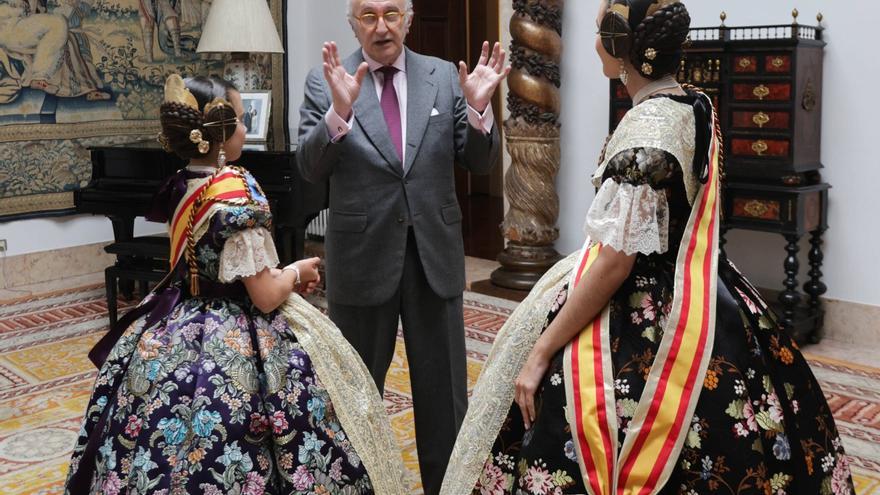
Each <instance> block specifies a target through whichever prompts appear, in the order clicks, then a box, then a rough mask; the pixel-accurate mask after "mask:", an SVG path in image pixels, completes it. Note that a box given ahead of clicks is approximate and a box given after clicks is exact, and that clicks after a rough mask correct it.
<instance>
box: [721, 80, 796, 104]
mask: <svg viewBox="0 0 880 495" xmlns="http://www.w3.org/2000/svg"><path fill="white" fill-rule="evenodd" d="M733 99H734V100H738V101H789V100H791V83H736V84H734V85H733Z"/></svg>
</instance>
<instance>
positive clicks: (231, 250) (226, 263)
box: [217, 227, 279, 283]
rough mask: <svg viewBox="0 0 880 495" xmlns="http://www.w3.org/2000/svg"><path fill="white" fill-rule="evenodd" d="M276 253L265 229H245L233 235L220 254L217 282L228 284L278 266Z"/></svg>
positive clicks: (269, 235)
mask: <svg viewBox="0 0 880 495" xmlns="http://www.w3.org/2000/svg"><path fill="white" fill-rule="evenodd" d="M278 263H279V261H278V252H277V251H276V250H275V242H274V241H273V240H272V235H271V234H270V233H269V231H268V230H266V228H265V227H257V228H253V229H245V230H242V231H239V232H236V233H235V234H233V235H232V236H231V237H229V239H227V240H226V243H225V244H223V252H222V253H220V271H219V274H218V276H217V278H218V280H220V282H223V283H230V282H233V281H235V280H238V279H240V278H244V277H250V276H252V275H256V274H258V273H260V272H261V271H263V270H264V269H266V268H275V267H276V266H278Z"/></svg>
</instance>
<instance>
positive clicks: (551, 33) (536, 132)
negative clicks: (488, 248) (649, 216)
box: [492, 0, 564, 290]
mask: <svg viewBox="0 0 880 495" xmlns="http://www.w3.org/2000/svg"><path fill="white" fill-rule="evenodd" d="M563 2H564V0H514V2H513V8H514V15H513V17H512V18H511V19H510V33H511V36H512V38H513V42H512V43H511V47H510V54H511V59H510V60H511V65H512V70H511V72H510V76H509V77H508V79H507V81H508V87H509V90H510V91H509V94H508V97H507V105H508V109H509V110H510V117H509V118H508V119H507V120H506V121H505V122H504V130H505V135H506V138H507V150H508V152H509V153H510V157H511V165H510V169H509V170H508V171H507V174H506V175H505V177H504V193H505V196H506V197H507V200H508V202H509V204H510V209H509V210H508V212H507V215H506V216H505V217H504V222H503V223H502V224H501V230H502V233H503V235H504V238H505V239H506V240H507V248H505V250H504V251H503V252H502V253H501V254H499V255H498V261H499V262H500V263H501V268H499V269H497V270H495V272H493V273H492V283H494V284H495V285H498V286H501V287H507V288H511V289H523V290H528V289H531V288H532V286H534V285H535V283H536V282H537V281H538V279H540V278H541V276H542V275H543V274H544V273H545V272H546V271H547V270H548V269H549V268H550V267H551V266H553V264H554V263H556V262H557V261H558V260H559V258H560V256H559V253H557V252H556V250H555V249H553V243H554V242H555V241H556V239H557V238H559V229H558V228H557V227H556V220H557V219H558V217H559V196H557V194H556V185H555V179H556V174H557V172H558V171H559V161H560V149H559V107H560V103H559V85H560V78H559V62H560V59H561V56H562V7H563Z"/></svg>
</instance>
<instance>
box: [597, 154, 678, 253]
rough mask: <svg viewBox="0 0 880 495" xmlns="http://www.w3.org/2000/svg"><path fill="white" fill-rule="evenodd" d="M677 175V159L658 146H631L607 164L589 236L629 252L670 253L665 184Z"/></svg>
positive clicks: (618, 249)
mask: <svg viewBox="0 0 880 495" xmlns="http://www.w3.org/2000/svg"><path fill="white" fill-rule="evenodd" d="M677 171H678V161H677V160H676V159H675V157H673V156H672V155H670V154H669V153H667V152H665V151H663V150H659V149H655V148H632V149H627V150H623V151H621V152H619V153H617V154H616V155H615V156H613V157H612V158H611V160H609V161H608V166H607V168H606V169H605V172H604V174H603V181H604V182H602V184H601V186H600V187H599V191H598V192H597V193H596V199H594V200H593V204H592V205H591V206H590V210H589V211H588V212H587V219H586V222H585V223H584V232H585V233H586V234H587V236H589V237H590V240H591V241H592V242H599V243H602V244H603V245H606V246H609V247H611V248H613V249H615V250H617V251H622V252H625V253H626V254H634V253H642V254H646V255H647V254H651V253H661V254H662V253H665V252H666V251H667V249H669V204H668V203H667V200H666V193H665V191H664V184H666V183H667V182H668V181H670V180H672V179H673V178H674V177H675V176H676V172H677Z"/></svg>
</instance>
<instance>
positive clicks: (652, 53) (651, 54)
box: [645, 48, 657, 60]
mask: <svg viewBox="0 0 880 495" xmlns="http://www.w3.org/2000/svg"><path fill="white" fill-rule="evenodd" d="M645 58H646V59H648V60H654V59H655V58H657V50H655V49H653V48H648V49H647V50H645Z"/></svg>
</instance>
